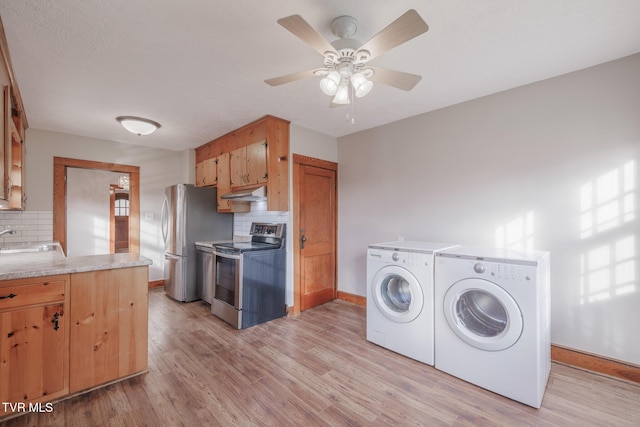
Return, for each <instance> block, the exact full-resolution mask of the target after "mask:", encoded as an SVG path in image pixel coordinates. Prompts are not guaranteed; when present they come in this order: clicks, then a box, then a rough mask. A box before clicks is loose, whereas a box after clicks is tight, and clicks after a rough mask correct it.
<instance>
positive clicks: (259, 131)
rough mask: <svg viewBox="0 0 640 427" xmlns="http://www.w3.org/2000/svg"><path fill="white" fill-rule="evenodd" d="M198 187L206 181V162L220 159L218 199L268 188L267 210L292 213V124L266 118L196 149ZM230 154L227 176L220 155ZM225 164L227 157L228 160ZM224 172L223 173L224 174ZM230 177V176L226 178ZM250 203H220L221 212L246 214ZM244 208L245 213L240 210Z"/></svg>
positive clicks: (278, 119)
mask: <svg viewBox="0 0 640 427" xmlns="http://www.w3.org/2000/svg"><path fill="white" fill-rule="evenodd" d="M195 151H196V180H197V181H198V182H199V183H198V184H197V185H202V184H200V182H204V181H203V180H204V176H203V175H204V174H205V172H204V170H205V169H204V161H205V160H207V159H212V158H217V159H218V165H217V184H215V185H217V187H218V196H220V195H223V194H225V193H228V192H230V191H232V190H233V189H240V188H254V187H259V186H261V185H266V188H267V210H270V211H288V210H289V121H287V120H283V119H280V118H277V117H273V116H265V117H263V118H261V119H259V120H256V121H255V122H252V123H249V124H248V125H246V126H244V127H242V128H240V129H237V130H235V131H233V132H230V133H228V134H226V135H223V136H221V137H219V138H216V139H214V140H213V141H210V142H208V143H207V144H204V145H202V146H200V147H198V148H196V150H195ZM222 155H228V157H229V158H228V165H229V170H228V173H227V171H226V170H225V169H224V168H225V167H226V164H227V163H225V164H224V165H222V167H221V165H220V161H221V160H220V156H222ZM225 162H226V158H225ZM221 169H223V172H222V173H221ZM227 175H228V177H227ZM247 206H248V203H247V202H242V207H240V203H238V202H234V203H231V202H228V201H221V200H220V199H219V205H218V210H219V211H221V212H240V211H246V210H247V209H248V208H247ZM240 209H242V210H240Z"/></svg>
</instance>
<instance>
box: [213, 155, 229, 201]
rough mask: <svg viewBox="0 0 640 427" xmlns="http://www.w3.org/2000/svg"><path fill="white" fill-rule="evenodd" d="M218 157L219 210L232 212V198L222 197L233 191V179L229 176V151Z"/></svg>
mask: <svg viewBox="0 0 640 427" xmlns="http://www.w3.org/2000/svg"><path fill="white" fill-rule="evenodd" d="M217 159H218V162H217V164H216V166H217V176H218V192H217V196H218V212H232V210H231V200H227V199H221V198H220V196H222V195H223V194H226V193H228V192H230V191H231V180H230V178H229V153H224V154H221V155H220V156H218V157H217Z"/></svg>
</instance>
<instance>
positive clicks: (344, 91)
mask: <svg viewBox="0 0 640 427" xmlns="http://www.w3.org/2000/svg"><path fill="white" fill-rule="evenodd" d="M333 103H334V104H348V103H349V86H345V85H342V86H340V87H338V92H337V93H336V96H335V97H334V98H333Z"/></svg>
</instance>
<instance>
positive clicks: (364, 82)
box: [351, 73, 373, 98]
mask: <svg viewBox="0 0 640 427" xmlns="http://www.w3.org/2000/svg"><path fill="white" fill-rule="evenodd" d="M351 84H352V85H353V89H354V90H355V94H356V97H358V98H362V97H363V96H365V95H366V94H368V93H369V92H371V89H372V88H373V82H372V81H371V80H369V79H367V78H366V77H365V76H364V74H362V73H355V74H353V75H352V76H351Z"/></svg>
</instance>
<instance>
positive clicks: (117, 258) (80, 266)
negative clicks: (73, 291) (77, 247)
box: [0, 251, 153, 280]
mask: <svg viewBox="0 0 640 427" xmlns="http://www.w3.org/2000/svg"><path fill="white" fill-rule="evenodd" d="M151 264H153V261H151V260H150V259H148V258H146V257H143V256H141V255H140V254H132V253H120V254H107V255H87V256H75V257H64V256H62V255H61V254H60V253H58V252H57V251H50V252H35V253H18V254H0V280H11V279H24V278H29V277H40V276H51V275H56V274H69V273H82V272H87V271H96V270H110V269H114V268H126V267H138V266H143V265H151Z"/></svg>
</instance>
